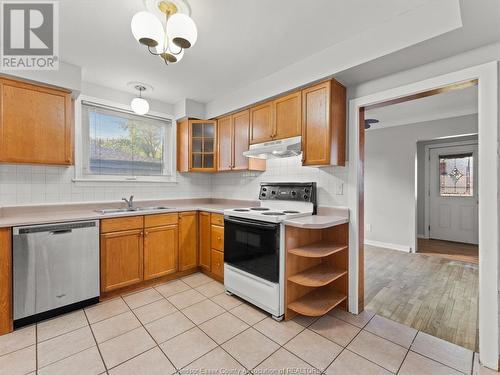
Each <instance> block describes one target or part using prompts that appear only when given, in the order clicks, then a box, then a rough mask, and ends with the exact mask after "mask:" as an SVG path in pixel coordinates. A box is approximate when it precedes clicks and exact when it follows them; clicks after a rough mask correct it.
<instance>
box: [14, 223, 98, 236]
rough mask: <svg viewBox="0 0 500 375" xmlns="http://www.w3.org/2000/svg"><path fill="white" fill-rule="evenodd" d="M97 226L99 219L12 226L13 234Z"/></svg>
mask: <svg viewBox="0 0 500 375" xmlns="http://www.w3.org/2000/svg"><path fill="white" fill-rule="evenodd" d="M92 227H99V221H97V220H93V221H74V222H70V223H57V224H42V225H33V226H27V227H14V228H13V233H12V234H13V235H21V234H30V233H43V232H48V233H49V234H51V235H57V234H65V233H71V232H72V231H73V230H77V229H84V228H92Z"/></svg>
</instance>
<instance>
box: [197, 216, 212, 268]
mask: <svg viewBox="0 0 500 375" xmlns="http://www.w3.org/2000/svg"><path fill="white" fill-rule="evenodd" d="M199 218H200V254H199V259H200V267H201V268H203V269H205V270H207V271H210V246H211V242H210V229H211V223H210V213H209V212H200V214H199Z"/></svg>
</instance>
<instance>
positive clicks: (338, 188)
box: [336, 182, 344, 195]
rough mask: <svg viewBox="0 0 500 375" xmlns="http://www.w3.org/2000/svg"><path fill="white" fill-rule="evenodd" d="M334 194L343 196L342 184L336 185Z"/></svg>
mask: <svg viewBox="0 0 500 375" xmlns="http://www.w3.org/2000/svg"><path fill="white" fill-rule="evenodd" d="M336 194H337V195H344V183H343V182H340V183H338V184H337V191H336Z"/></svg>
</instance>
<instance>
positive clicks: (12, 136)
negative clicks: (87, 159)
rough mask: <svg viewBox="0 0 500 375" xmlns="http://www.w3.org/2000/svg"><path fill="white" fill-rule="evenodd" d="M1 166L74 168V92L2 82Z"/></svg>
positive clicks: (3, 80) (29, 84)
mask: <svg viewBox="0 0 500 375" xmlns="http://www.w3.org/2000/svg"><path fill="white" fill-rule="evenodd" d="M0 98H1V99H0V102H1V104H2V110H1V111H0V162H7V163H27V164H48V165H71V164H73V148H74V147H73V102H72V100H71V92H69V91H67V90H62V89H54V88H49V87H45V86H40V85H35V84H31V83H26V82H22V81H17V80H12V79H6V78H0Z"/></svg>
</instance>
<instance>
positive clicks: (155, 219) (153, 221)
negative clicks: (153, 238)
mask: <svg viewBox="0 0 500 375" xmlns="http://www.w3.org/2000/svg"><path fill="white" fill-rule="evenodd" d="M178 221H179V215H178V214H177V212H176V213H173V214H158V215H146V216H144V226H145V227H146V228H151V227H161V226H163V225H172V224H177V222H178Z"/></svg>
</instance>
